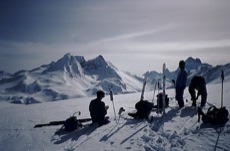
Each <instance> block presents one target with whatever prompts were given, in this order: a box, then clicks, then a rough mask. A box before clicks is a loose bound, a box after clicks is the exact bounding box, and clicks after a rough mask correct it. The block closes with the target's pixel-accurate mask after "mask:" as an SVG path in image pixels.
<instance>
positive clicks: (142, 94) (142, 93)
mask: <svg viewBox="0 0 230 151" xmlns="http://www.w3.org/2000/svg"><path fill="white" fill-rule="evenodd" d="M146 82H147V76H146V75H145V79H144V82H143V87H142V91H141V99H140V100H144V93H145V86H146Z"/></svg>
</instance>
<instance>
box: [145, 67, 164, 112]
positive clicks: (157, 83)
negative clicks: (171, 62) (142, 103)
mask: <svg viewBox="0 0 230 151" xmlns="http://www.w3.org/2000/svg"><path fill="white" fill-rule="evenodd" d="M165 71H166V65H165V63H164V64H163V67H162V89H163V108H162V111H163V114H165V106H166V103H165V79H166V76H165ZM146 82H147V76H145V78H144V82H143V87H142V91H141V100H143V99H144V92H145V86H146ZM157 86H158V91H159V81H157V82H156V84H155V88H154V93H153V99H152V103H154V98H155V92H156V87H157ZM158 93H159V92H158ZM157 104H158V105H157V111H159V110H160V108H159V103H157Z"/></svg>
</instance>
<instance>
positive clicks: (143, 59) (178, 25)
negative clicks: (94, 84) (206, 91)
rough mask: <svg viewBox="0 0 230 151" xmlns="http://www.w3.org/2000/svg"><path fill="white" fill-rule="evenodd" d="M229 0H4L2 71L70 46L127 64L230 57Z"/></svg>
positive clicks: (53, 56) (46, 59)
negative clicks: (190, 58)
mask: <svg viewBox="0 0 230 151" xmlns="http://www.w3.org/2000/svg"><path fill="white" fill-rule="evenodd" d="M229 14H230V1H228V0H221V1H216V0H202V1H200V0H193V1H191V0H164V1H161V0H142V1H140V0H116V1H112V0H67V1H63V0H47V1H37V0H11V1H8V0H1V1H0V64H1V66H0V70H4V71H7V72H11V73H13V72H16V71H18V70H20V69H33V68H35V67H38V66H40V65H42V64H48V63H50V62H51V61H56V60H57V59H59V58H60V57H62V56H63V55H65V54H66V53H68V52H70V53H71V54H72V55H83V56H84V57H85V58H86V59H92V58H95V57H96V56H98V55H103V56H104V58H105V59H106V60H108V61H110V62H112V63H113V64H114V65H115V66H117V67H118V68H119V69H122V70H125V71H129V72H131V73H138V74H142V73H144V72H146V71H148V70H156V71H160V70H161V67H162V64H163V63H164V62H165V63H166V66H167V67H168V68H169V69H170V70H174V69H175V68H177V65H178V61H179V60H181V59H187V58H188V57H189V56H192V57H194V58H197V57H198V58H200V59H201V60H202V62H207V63H210V64H212V65H214V66H215V65H217V64H226V63H229V62H230V59H229V58H230V51H229V50H230V49H229V48H230V18H229Z"/></svg>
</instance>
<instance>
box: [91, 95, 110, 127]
mask: <svg viewBox="0 0 230 151" xmlns="http://www.w3.org/2000/svg"><path fill="white" fill-rule="evenodd" d="M104 97H105V93H104V92H103V91H101V90H99V91H97V98H96V99H93V100H92V101H91V102H90V104H89V112H90V116H91V118H92V122H93V123H94V124H99V126H101V125H104V124H107V123H108V122H109V121H108V119H107V118H105V115H106V114H107V109H108V106H105V103H104V102H103V101H102V99H103V98H104Z"/></svg>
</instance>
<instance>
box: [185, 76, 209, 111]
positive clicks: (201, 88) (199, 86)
mask: <svg viewBox="0 0 230 151" xmlns="http://www.w3.org/2000/svg"><path fill="white" fill-rule="evenodd" d="M196 90H197V95H196ZM189 93H190V95H191V100H192V106H196V100H197V99H198V97H199V96H200V95H201V107H203V106H205V104H206V101H207V95H208V94H207V89H206V82H205V79H204V78H203V77H202V76H194V77H193V78H192V80H191V83H190V85H189Z"/></svg>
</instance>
